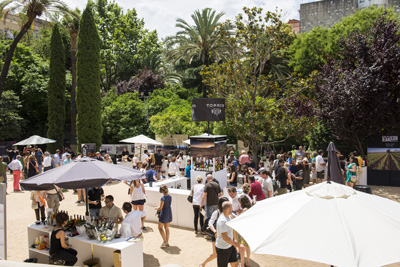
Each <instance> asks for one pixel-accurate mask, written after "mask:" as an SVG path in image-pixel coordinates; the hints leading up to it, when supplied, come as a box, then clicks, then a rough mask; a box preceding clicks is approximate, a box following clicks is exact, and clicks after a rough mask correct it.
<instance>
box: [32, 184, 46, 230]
mask: <svg viewBox="0 0 400 267" xmlns="http://www.w3.org/2000/svg"><path fill="white" fill-rule="evenodd" d="M31 200H32V209H34V210H35V215H36V224H37V223H39V222H40V218H39V210H40V215H41V219H42V222H44V221H45V219H46V216H45V214H44V209H45V207H46V202H45V201H44V198H43V196H42V193H41V192H40V191H33V192H32V193H31Z"/></svg>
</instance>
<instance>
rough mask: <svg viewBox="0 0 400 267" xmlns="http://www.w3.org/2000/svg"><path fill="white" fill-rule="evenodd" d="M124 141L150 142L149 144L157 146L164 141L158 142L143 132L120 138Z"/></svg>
mask: <svg viewBox="0 0 400 267" xmlns="http://www.w3.org/2000/svg"><path fill="white" fill-rule="evenodd" d="M120 142H122V143H130V144H148V145H156V146H161V145H162V143H160V142H157V141H156V140H154V139H151V138H149V137H147V136H145V135H143V134H141V135H138V136H134V137H131V138H127V139H124V140H120Z"/></svg>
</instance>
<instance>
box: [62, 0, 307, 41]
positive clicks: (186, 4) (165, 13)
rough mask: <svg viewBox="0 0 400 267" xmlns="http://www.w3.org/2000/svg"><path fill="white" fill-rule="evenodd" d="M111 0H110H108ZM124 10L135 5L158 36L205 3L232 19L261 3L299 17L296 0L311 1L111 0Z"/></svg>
mask: <svg viewBox="0 0 400 267" xmlns="http://www.w3.org/2000/svg"><path fill="white" fill-rule="evenodd" d="M109 1H111V0H109ZM64 2H65V3H67V4H68V6H69V7H71V8H75V7H78V8H80V9H81V10H83V9H84V7H85V6H86V1H85V0H64ZM115 2H116V3H117V4H118V5H120V6H122V7H123V8H124V9H125V10H126V9H132V8H135V9H136V11H137V13H138V17H139V18H143V19H144V21H145V27H146V28H147V29H149V30H157V33H158V36H159V37H160V38H163V37H166V36H170V35H174V34H175V33H176V32H177V28H176V27H175V23H176V19H177V18H182V19H184V20H186V21H187V22H188V23H189V24H192V23H190V22H191V21H192V19H191V17H190V15H191V14H192V13H193V11H195V10H197V9H200V10H201V9H203V8H206V7H210V8H213V9H215V10H216V11H217V13H219V12H224V13H225V16H224V17H223V18H222V19H223V20H224V19H233V18H235V16H236V15H237V14H239V13H243V12H242V8H243V7H244V6H246V7H254V6H257V7H262V8H263V9H264V10H270V11H274V10H275V8H276V7H278V9H279V10H280V9H282V13H281V14H282V20H283V21H288V20H289V19H299V11H298V10H299V9H300V3H307V2H312V0H198V1H193V0H115Z"/></svg>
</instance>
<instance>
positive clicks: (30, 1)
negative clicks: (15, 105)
mask: <svg viewBox="0 0 400 267" xmlns="http://www.w3.org/2000/svg"><path fill="white" fill-rule="evenodd" d="M52 11H57V12H62V13H67V12H68V8H67V6H66V5H65V4H64V3H63V2H62V1H60V0H3V1H2V2H0V12H1V15H2V17H3V18H5V17H7V15H8V14H9V13H12V12H20V13H23V14H25V15H26V16H27V17H28V20H27V22H26V23H25V24H24V26H23V27H22V29H21V31H20V32H19V33H18V34H17V36H16V37H15V39H14V40H13V42H12V43H11V45H10V48H9V50H8V53H7V57H6V59H5V61H4V65H3V68H2V70H1V74H0V98H1V94H2V92H3V89H4V85H5V82H6V79H7V74H8V70H9V69H10V64H11V60H12V58H13V55H14V51H15V48H16V47H17V44H18V43H19V41H21V39H22V37H23V36H24V35H25V34H26V33H27V32H28V30H29V29H30V27H31V26H32V23H33V21H34V20H35V18H37V17H40V16H41V15H42V14H43V13H45V12H52Z"/></svg>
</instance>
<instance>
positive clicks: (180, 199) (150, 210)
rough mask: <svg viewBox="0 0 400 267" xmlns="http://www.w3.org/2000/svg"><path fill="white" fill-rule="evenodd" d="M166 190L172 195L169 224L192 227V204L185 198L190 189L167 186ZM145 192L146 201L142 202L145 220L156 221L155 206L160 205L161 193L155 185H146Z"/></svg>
mask: <svg viewBox="0 0 400 267" xmlns="http://www.w3.org/2000/svg"><path fill="white" fill-rule="evenodd" d="M168 191H169V195H170V196H171V197H172V203H171V210H172V222H171V225H175V226H180V227H186V228H191V229H193V216H194V213H193V204H192V203H190V202H189V201H188V200H187V197H188V196H189V194H190V190H185V189H173V188H169V189H168ZM146 194H147V198H146V203H145V204H144V210H145V212H146V221H151V222H158V217H157V216H156V210H155V208H157V207H158V206H159V205H160V200H161V197H162V196H163V194H161V193H160V192H159V188H157V187H147V188H146ZM145 224H146V223H145Z"/></svg>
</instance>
